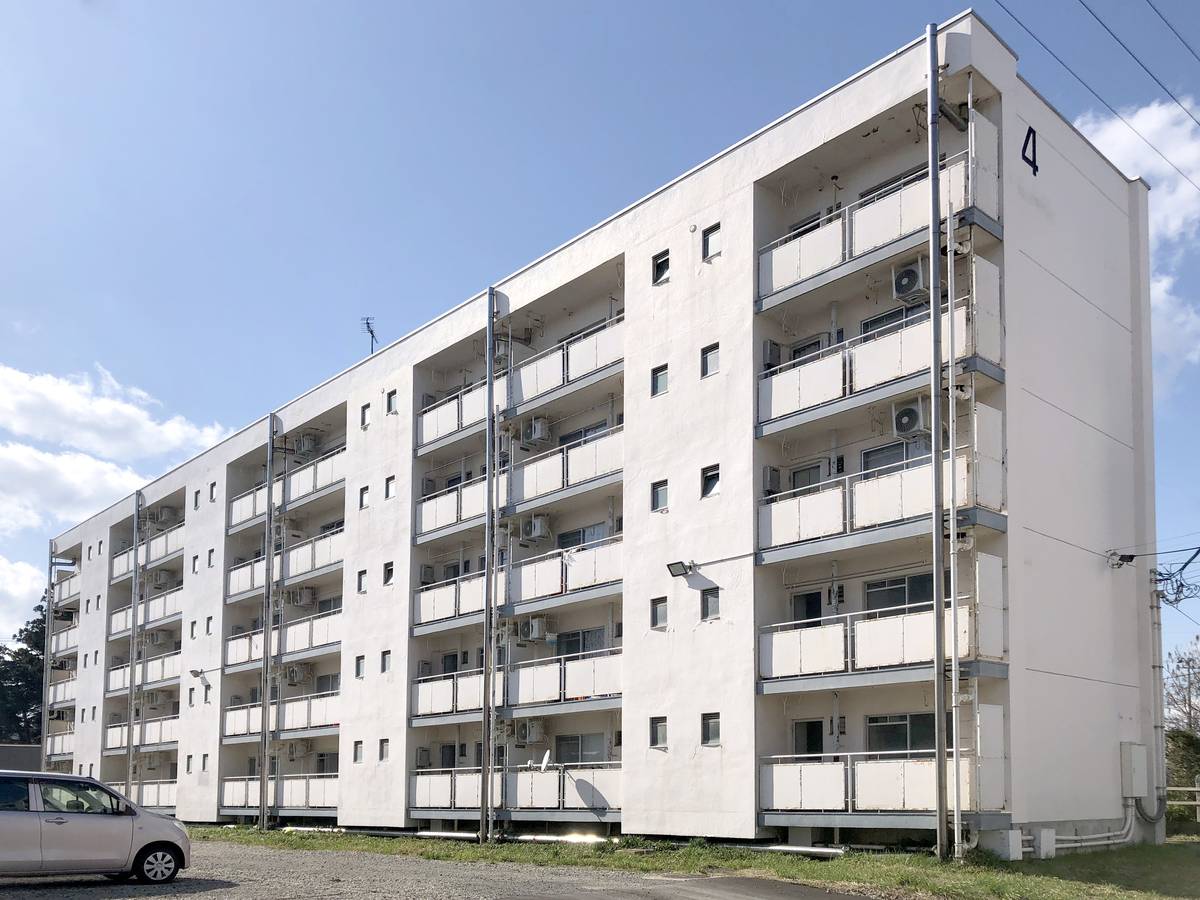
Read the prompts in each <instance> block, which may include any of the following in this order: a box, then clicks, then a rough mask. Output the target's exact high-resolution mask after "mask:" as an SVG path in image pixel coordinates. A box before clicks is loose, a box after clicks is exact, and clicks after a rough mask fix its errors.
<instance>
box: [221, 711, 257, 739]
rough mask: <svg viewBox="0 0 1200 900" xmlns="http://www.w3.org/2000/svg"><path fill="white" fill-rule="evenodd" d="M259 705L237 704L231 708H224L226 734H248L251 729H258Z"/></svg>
mask: <svg viewBox="0 0 1200 900" xmlns="http://www.w3.org/2000/svg"><path fill="white" fill-rule="evenodd" d="M260 709H261V708H260V707H259V706H258V705H257V704H255V705H254V706H237V707H234V708H232V709H227V710H225V723H224V724H225V731H224V733H225V734H227V735H237V734H250V733H251V732H252V731H253V732H254V733H257V732H258V731H259V727H260V722H259V711H260Z"/></svg>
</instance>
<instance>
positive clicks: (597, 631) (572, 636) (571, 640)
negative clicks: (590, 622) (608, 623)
mask: <svg viewBox="0 0 1200 900" xmlns="http://www.w3.org/2000/svg"><path fill="white" fill-rule="evenodd" d="M603 649H604V628H603V627H600V628H584V629H581V630H579V631H561V632H559V634H558V654H557V655H559V656H573V655H575V654H578V653H591V652H593V651H595V650H603Z"/></svg>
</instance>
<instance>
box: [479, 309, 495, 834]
mask: <svg viewBox="0 0 1200 900" xmlns="http://www.w3.org/2000/svg"><path fill="white" fill-rule="evenodd" d="M495 337H496V289H495V288H494V287H489V288H488V290H487V338H486V341H487V349H486V350H485V353H484V356H485V360H486V361H485V363H484V366H485V368H486V370H487V436H486V444H487V446H486V447H485V448H484V465H485V466H486V467H487V513H486V521H485V522H484V529H483V559H484V576H483V710H482V715H481V727H482V729H483V735H482V737H483V740H482V744H483V759H481V760H480V761H479V762H480V766H479V778H480V785H479V843H481V844H482V843H485V842H487V841H488V840H489V839H490V838H491V811H492V778H491V769H492V733H493V726H492V722H493V719H494V714H493V709H492V666H493V661H492V625H493V620H492V617H493V616H494V614H495V605H494V600H493V598H494V594H495V582H496V560H495V550H496V547H495V527H496V401H495V393H496V373H495V364H496V340H495Z"/></svg>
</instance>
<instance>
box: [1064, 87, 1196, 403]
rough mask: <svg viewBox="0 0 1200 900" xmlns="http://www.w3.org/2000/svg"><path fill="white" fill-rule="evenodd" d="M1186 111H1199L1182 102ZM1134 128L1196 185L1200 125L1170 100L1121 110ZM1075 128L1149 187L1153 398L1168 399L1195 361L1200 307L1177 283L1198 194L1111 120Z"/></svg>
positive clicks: (1090, 118)
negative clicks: (1153, 362)
mask: <svg viewBox="0 0 1200 900" xmlns="http://www.w3.org/2000/svg"><path fill="white" fill-rule="evenodd" d="M1183 102H1184V103H1185V104H1187V106H1188V108H1189V109H1191V110H1193V111H1196V110H1198V109H1200V107H1197V105H1196V103H1195V102H1194V101H1193V100H1192V99H1191V98H1189V97H1184V98H1183ZM1121 114H1122V115H1123V116H1125V118H1127V119H1128V120H1129V121H1130V122H1132V123H1133V126H1134V127H1135V128H1136V129H1137V130H1138V131H1140V132H1141V133H1142V134H1144V135H1145V136H1146V138H1147V139H1148V140H1149V141H1150V142H1151V143H1152V144H1153V145H1154V146H1155V147H1158V148H1159V150H1161V151H1162V152H1163V154H1164V155H1166V157H1167V158H1168V159H1170V160H1171V161H1172V162H1173V163H1174V164H1175V165H1177V166H1179V168H1180V169H1182V170H1183V171H1184V172H1186V173H1187V175H1188V177H1189V178H1191V180H1192V181H1195V182H1197V183H1200V128H1197V127H1196V123H1195V122H1193V121H1192V120H1191V119H1190V118H1189V117H1188V116H1187V115H1186V114H1185V113H1184V111H1183V110H1181V109H1180V108H1179V107H1178V106H1176V105H1175V104H1173V103H1165V102H1160V101H1158V100H1155V101H1154V102H1152V103H1149V104H1147V105H1145V106H1141V107H1138V108H1136V109H1128V110H1122V111H1121ZM1075 124H1076V126H1077V127H1078V128H1079V130H1080V131H1082V132H1083V133H1084V134H1085V135H1087V136H1088V138H1089V139H1090V140H1091V141H1092V142H1093V143H1094V144H1095V145H1096V146H1097V147H1099V148H1100V150H1101V151H1102V152H1103V153H1104V154H1105V155H1107V156H1108V157H1109V159H1111V160H1112V161H1113V162H1114V163H1115V164H1116V165H1117V167H1118V168H1120V169H1121V171H1123V172H1125V173H1126V174H1127V175H1129V176H1130V177H1135V176H1139V175H1140V176H1141V177H1143V178H1145V179H1146V181H1147V182H1148V183H1149V184H1150V186H1151V191H1150V246H1151V268H1152V277H1151V283H1150V295H1151V306H1152V313H1153V328H1154V356H1155V367H1154V380H1155V390H1156V394H1157V395H1158V396H1160V397H1166V396H1168V395H1169V394H1170V393H1171V391H1172V389H1173V387H1174V385H1175V383H1176V381H1177V380H1178V378H1179V376H1180V375H1181V374H1182V373H1183V372H1184V371H1185V369H1186V368H1187V367H1189V366H1194V365H1197V364H1200V305H1198V304H1197V302H1196V300H1195V299H1194V298H1193V297H1191V296H1188V292H1187V291H1185V290H1183V289H1182V285H1181V284H1180V283H1179V279H1178V273H1179V270H1180V267H1181V265H1182V264H1183V263H1184V262H1185V261H1187V260H1188V259H1189V256H1190V255H1191V254H1193V253H1194V251H1193V249H1192V247H1193V246H1194V244H1195V242H1196V240H1197V239H1198V238H1200V191H1198V190H1196V188H1195V187H1193V186H1192V185H1191V184H1189V183H1188V182H1187V180H1186V179H1184V178H1183V176H1181V175H1180V174H1179V172H1177V171H1176V170H1175V169H1173V168H1172V167H1171V166H1170V165H1169V164H1167V163H1166V162H1165V161H1164V160H1163V159H1162V158H1161V157H1160V156H1159V155H1158V154H1157V153H1155V152H1154V151H1153V150H1151V149H1150V148H1148V147H1147V146H1146V144H1145V142H1144V141H1143V140H1142V139H1141V138H1140V137H1138V136H1137V135H1136V134H1134V133H1133V131H1131V130H1130V129H1129V127H1128V126H1127V125H1125V124H1124V123H1123V122H1122V121H1121V120H1120V119H1118V118H1116V117H1115V116H1110V115H1107V114H1105V115H1101V114H1097V113H1091V112H1089V113H1085V114H1084V115H1082V116H1080V117H1079V118H1078V119H1077V120H1076V122H1075Z"/></svg>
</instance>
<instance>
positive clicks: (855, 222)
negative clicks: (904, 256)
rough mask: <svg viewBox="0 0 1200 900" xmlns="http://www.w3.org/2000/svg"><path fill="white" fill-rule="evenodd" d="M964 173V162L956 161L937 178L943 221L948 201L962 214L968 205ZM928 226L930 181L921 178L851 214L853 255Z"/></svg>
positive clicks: (965, 165) (860, 207)
mask: <svg viewBox="0 0 1200 900" xmlns="http://www.w3.org/2000/svg"><path fill="white" fill-rule="evenodd" d="M966 170H967V164H966V162H965V161H959V162H956V163H954V164H952V165H951V166H950V167H949V168H948V169H943V170H942V172H941V174H940V179H939V182H938V183H939V190H940V198H941V206H942V209H941V214H942V216H943V217H944V216H945V215H946V213H947V210H948V209H949V205H950V201H951V200H953V201H954V208H955V209H956V210H962V209H964V208H965V207H966V205H967V195H966ZM928 225H929V181H928V179H927V178H923V179H921V180H920V181H916V182H913V183H911V184H908V185H906V186H905V187H903V188H901V189H900V190H899V191H896V192H895V193H893V194H889V195H888V196H886V197H882V198H880V199H878V200H875V201H873V202H871V203H867V204H865V205H863V206H859V207H857V208H856V209H854V210H853V211H852V213H851V226H850V227H851V245H852V253H853V255H854V256H858V255H860V254H862V253H866V252H867V251H868V250H872V249H874V248H875V247H880V246H882V245H883V244H887V243H889V242H891V241H894V240H896V239H897V238H900V237H903V236H904V235H906V234H911V233H913V232H914V231H918V230H920V229H922V228H925V227H927V226H928Z"/></svg>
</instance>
